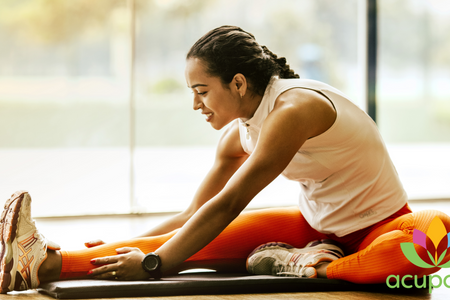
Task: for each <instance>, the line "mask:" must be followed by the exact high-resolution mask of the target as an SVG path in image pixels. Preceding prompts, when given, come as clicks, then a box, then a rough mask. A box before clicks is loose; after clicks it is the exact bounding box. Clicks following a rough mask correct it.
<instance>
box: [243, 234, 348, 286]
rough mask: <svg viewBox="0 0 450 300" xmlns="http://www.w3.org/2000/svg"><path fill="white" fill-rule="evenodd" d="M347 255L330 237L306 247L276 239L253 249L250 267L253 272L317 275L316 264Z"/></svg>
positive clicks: (312, 276) (309, 276)
mask: <svg viewBox="0 0 450 300" xmlns="http://www.w3.org/2000/svg"><path fill="white" fill-rule="evenodd" d="M343 256H344V252H343V251H342V249H341V248H340V247H339V246H338V245H337V242H335V241H333V240H328V239H324V240H317V241H312V242H310V243H308V245H306V247H305V248H294V247H292V246H291V245H289V244H285V243H280V242H272V243H267V244H263V245H261V246H259V247H257V248H256V249H255V250H253V252H252V253H250V255H249V256H248V258H247V265H246V266H247V271H248V272H249V273H250V274H257V275H276V276H295V277H308V278H317V271H316V269H315V268H314V267H317V266H318V264H319V263H322V262H331V261H334V260H336V259H339V258H341V257H343Z"/></svg>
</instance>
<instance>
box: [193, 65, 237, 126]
mask: <svg viewBox="0 0 450 300" xmlns="http://www.w3.org/2000/svg"><path fill="white" fill-rule="evenodd" d="M185 76H186V82H187V85H188V87H189V88H190V89H192V92H193V94H194V107H193V108H194V110H199V109H201V112H202V114H203V115H204V116H205V119H206V122H209V123H210V124H211V126H212V127H213V128H214V129H217V130H219V129H221V128H223V127H224V126H225V125H227V124H228V123H230V122H231V121H233V120H235V119H237V118H239V117H242V116H241V115H240V110H241V97H240V95H239V91H238V90H237V87H236V84H234V82H233V81H232V82H231V83H230V84H229V86H228V88H227V87H226V86H225V85H223V84H222V81H221V80H220V78H219V77H211V76H209V75H208V74H207V73H206V71H205V66H204V65H203V62H202V61H201V60H200V59H198V58H190V59H188V60H187V64H186V74H185Z"/></svg>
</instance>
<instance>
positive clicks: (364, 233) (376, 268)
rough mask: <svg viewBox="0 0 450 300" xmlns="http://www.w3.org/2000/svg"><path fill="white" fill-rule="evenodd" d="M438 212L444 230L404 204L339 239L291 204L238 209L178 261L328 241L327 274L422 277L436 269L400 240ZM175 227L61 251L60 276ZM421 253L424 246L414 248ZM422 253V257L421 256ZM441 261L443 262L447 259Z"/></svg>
mask: <svg viewBox="0 0 450 300" xmlns="http://www.w3.org/2000/svg"><path fill="white" fill-rule="evenodd" d="M436 216H438V217H439V218H440V219H441V220H442V222H443V223H444V225H445V227H446V228H447V232H448V231H450V218H449V217H448V216H447V215H446V214H444V213H442V212H439V211H435V210H426V211H419V212H415V213H413V212H412V211H411V210H410V208H409V206H408V205H407V204H406V205H405V206H404V207H403V208H402V209H400V210H399V211H397V212H396V213H394V214H393V215H391V216H390V217H388V218H386V219H384V220H382V221H380V222H378V223H376V224H374V225H372V226H370V227H367V228H364V229H362V230H359V231H356V232H353V233H351V234H348V235H346V236H343V237H337V236H335V235H326V234H323V233H320V232H318V231H317V230H315V229H313V228H312V227H311V226H310V225H309V224H308V222H307V221H306V220H305V218H304V217H303V216H302V214H301V212H300V211H299V209H298V208H297V207H285V208H271V209H263V210H256V211H249V212H243V213H241V214H240V216H239V217H237V218H236V219H235V220H234V221H233V222H232V223H231V224H230V225H229V226H228V227H227V228H226V229H225V230H224V231H223V232H222V233H221V234H220V235H219V236H218V237H217V238H215V239H214V240H213V241H212V242H211V243H209V244H208V245H207V246H206V247H204V248H203V249H202V250H200V251H199V252H197V253H196V254H195V255H193V256H192V257H190V258H189V259H187V260H186V262H185V263H183V265H182V267H181V269H183V268H185V269H186V268H192V267H200V268H208V267H210V268H212V269H220V266H224V265H233V264H229V263H227V262H234V265H236V263H237V264H240V265H241V266H242V268H243V267H244V266H245V261H246V259H247V256H248V255H249V254H250V253H251V252H252V251H253V249H255V248H256V247H258V246H259V245H261V244H264V243H268V242H284V243H287V244H290V245H292V246H294V247H297V248H302V247H305V245H306V244H307V243H308V242H310V241H313V240H318V239H333V240H336V241H338V242H340V243H341V244H342V245H343V250H344V252H345V254H346V256H345V257H343V258H341V259H338V260H335V261H333V262H332V263H331V264H330V265H329V266H328V268H327V277H328V278H334V279H343V280H347V281H350V282H354V283H383V282H386V278H387V277H388V276H389V275H391V274H394V275H400V276H401V278H402V277H403V276H404V275H407V274H409V275H418V276H419V277H422V276H423V275H428V274H431V273H434V272H436V271H438V270H439V269H440V268H437V267H436V268H429V269H424V268H420V267H417V266H415V265H413V264H412V263H411V262H409V261H408V260H407V259H406V257H405V256H404V255H403V253H402V250H401V248H400V243H404V242H412V241H413V238H412V234H413V231H414V229H419V230H421V231H422V232H427V229H428V226H429V224H430V223H431V221H432V220H433V218H435V217H436ZM175 233H176V230H175V231H173V232H170V233H167V234H164V235H160V236H153V237H145V238H135V239H131V240H127V241H121V242H114V243H108V244H105V245H102V246H97V247H93V248H89V249H83V250H77V251H61V255H62V270H61V278H73V277H83V276H86V274H87V272H88V271H89V270H91V269H93V267H94V266H93V265H91V264H90V260H91V259H93V258H98V257H103V256H111V255H116V254H117V253H116V251H115V249H117V248H121V247H138V248H140V249H141V250H142V252H144V253H148V252H152V251H155V250H156V249H157V248H159V247H160V246H161V245H162V244H164V243H165V242H166V241H167V240H169V239H170V238H171V237H172V236H173V235H174V234H175ZM416 251H418V253H419V255H420V256H421V257H425V256H427V254H426V253H420V251H422V252H424V251H425V249H424V248H422V247H417V246H416ZM423 255H425V256H423ZM447 256H448V257H446V258H445V259H444V261H447V260H448V259H449V257H450V252H449V254H447ZM444 261H443V262H444Z"/></svg>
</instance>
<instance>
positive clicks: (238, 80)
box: [231, 73, 248, 98]
mask: <svg viewBox="0 0 450 300" xmlns="http://www.w3.org/2000/svg"><path fill="white" fill-rule="evenodd" d="M231 85H232V86H231V88H232V90H234V91H236V92H237V93H238V94H239V96H240V97H241V98H242V97H244V96H245V93H246V92H247V87H248V85H247V78H245V76H244V75H242V74H241V73H238V74H236V75H234V77H233V80H232V81H231Z"/></svg>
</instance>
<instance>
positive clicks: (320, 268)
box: [315, 262, 331, 278]
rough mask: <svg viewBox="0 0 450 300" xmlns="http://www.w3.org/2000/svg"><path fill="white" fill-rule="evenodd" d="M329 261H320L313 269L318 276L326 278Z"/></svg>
mask: <svg viewBox="0 0 450 300" xmlns="http://www.w3.org/2000/svg"><path fill="white" fill-rule="evenodd" d="M330 263H331V262H322V263H319V264H317V266H316V267H315V269H316V271H317V277H318V278H328V277H327V268H328V266H329V265H330Z"/></svg>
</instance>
